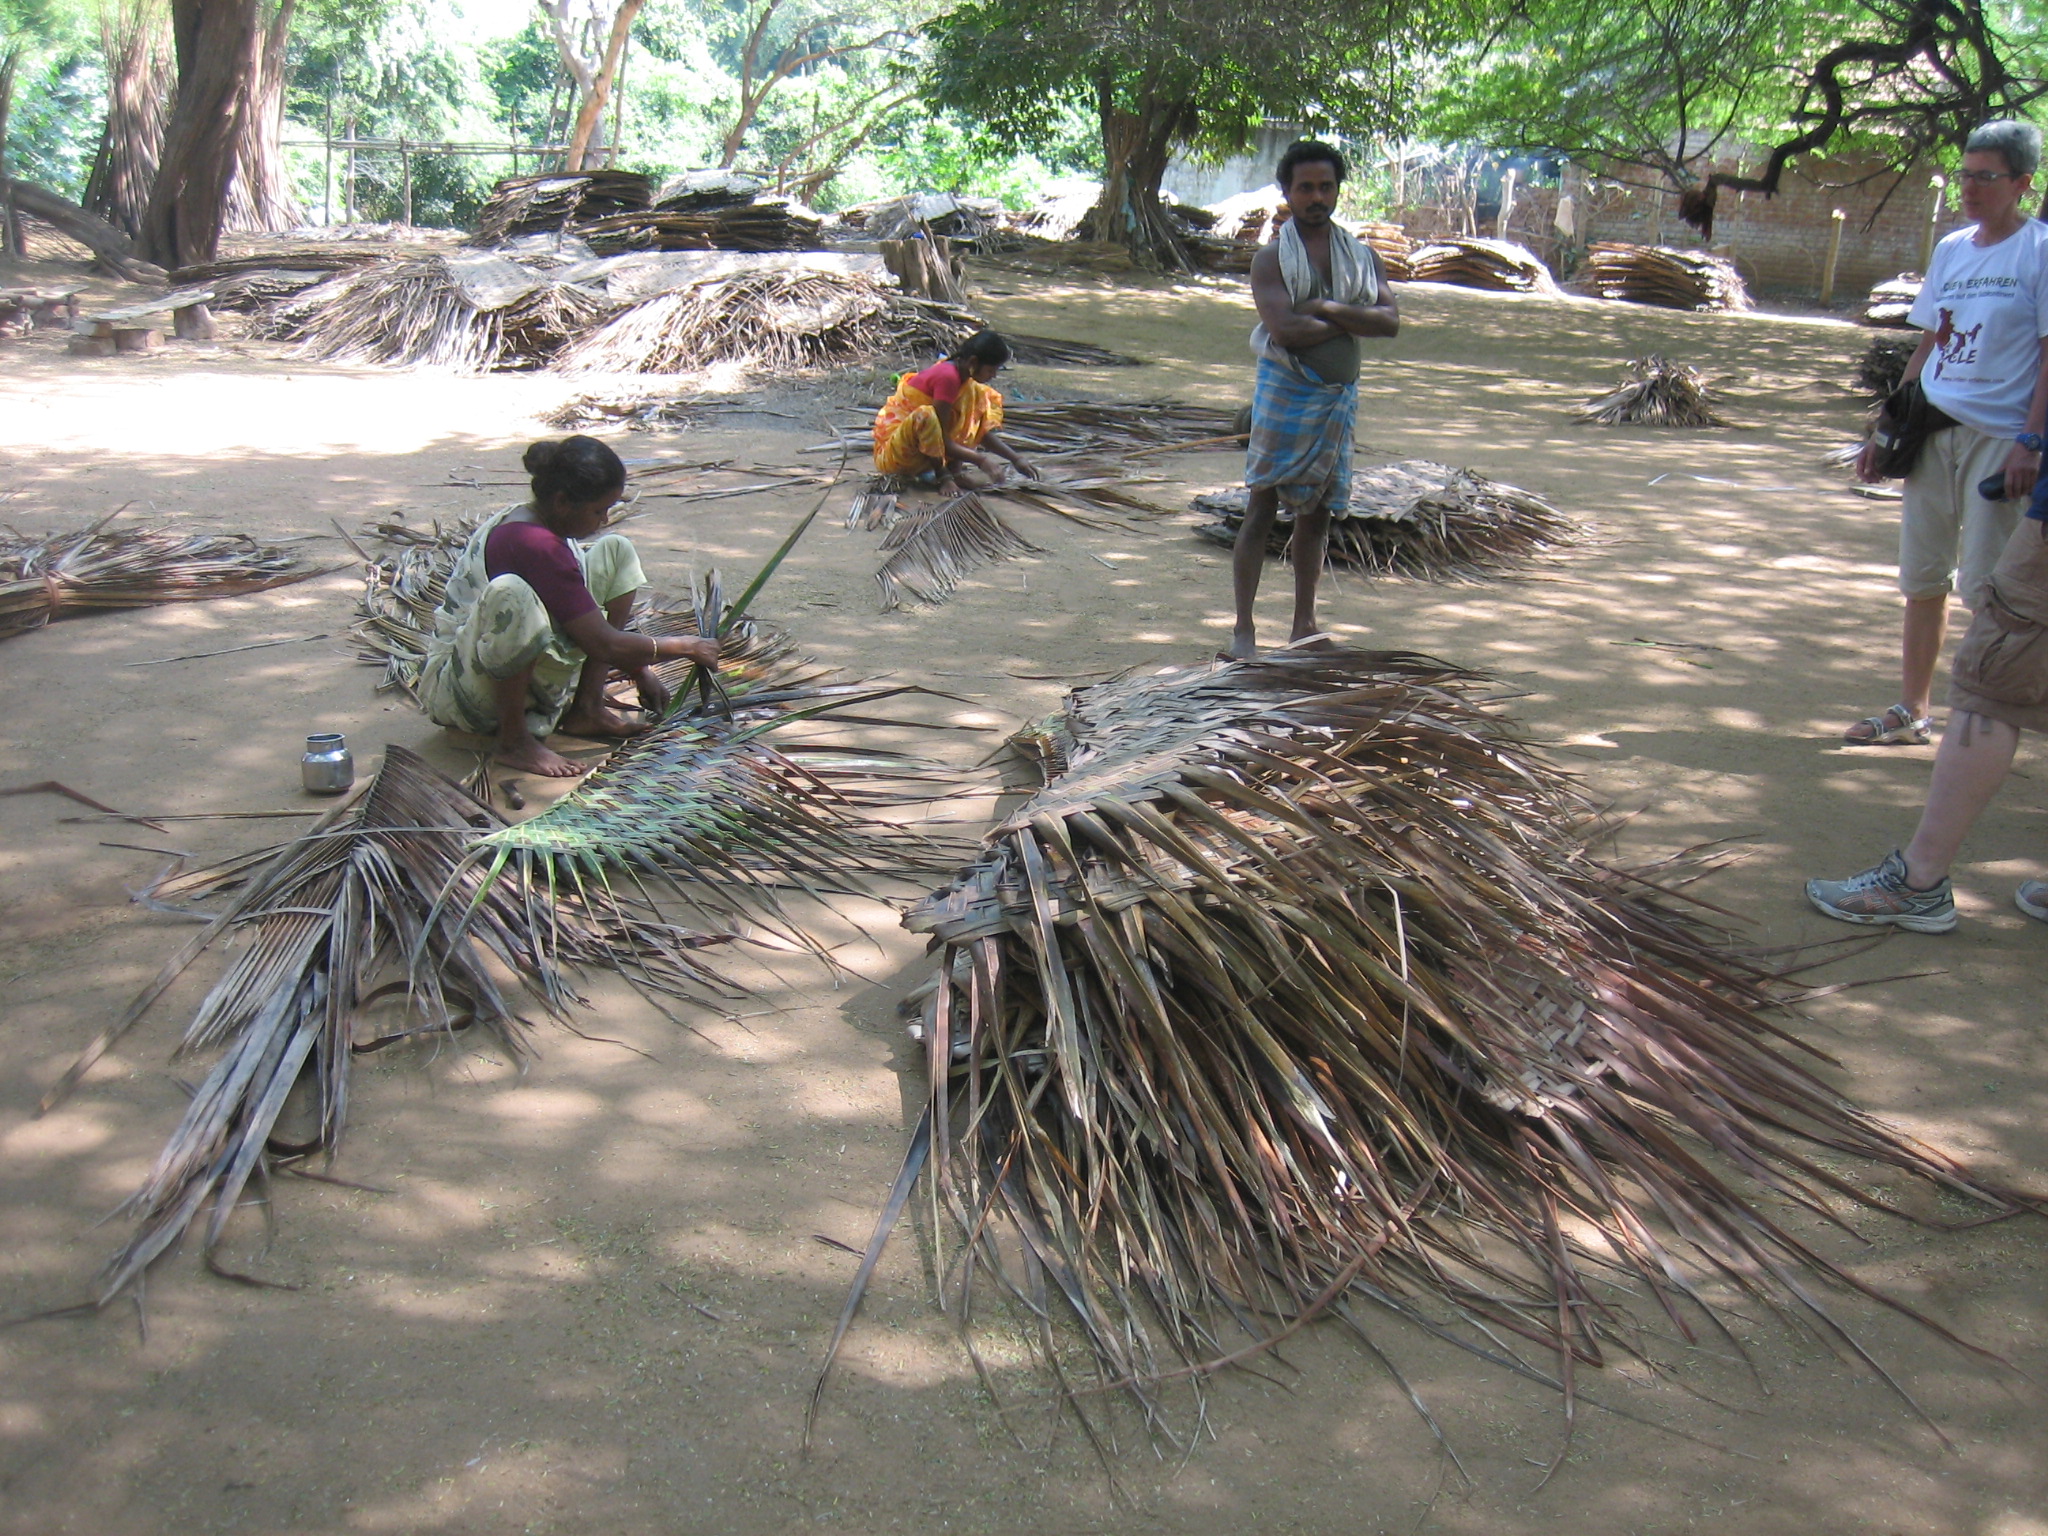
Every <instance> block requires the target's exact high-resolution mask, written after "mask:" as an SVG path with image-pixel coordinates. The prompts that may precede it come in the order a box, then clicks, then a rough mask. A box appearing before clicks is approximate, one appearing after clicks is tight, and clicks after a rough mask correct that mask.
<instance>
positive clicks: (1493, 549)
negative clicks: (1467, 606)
mask: <svg viewBox="0 0 2048 1536" xmlns="http://www.w3.org/2000/svg"><path fill="white" fill-rule="evenodd" d="M1250 500H1251V497H1250V493H1249V492H1247V491H1246V490H1245V489H1244V488H1243V487H1238V488H1236V489H1234V490H1228V491H1214V492H1210V493H1208V494H1206V495H1202V496H1197V497H1195V498H1194V500H1193V502H1192V503H1191V505H1192V506H1193V507H1194V509H1195V510H1196V511H1197V512H1207V513H1212V514H1214V515H1215V517H1216V521H1215V522H1213V523H1205V524H1203V525H1202V526H1201V527H1199V528H1197V529H1196V530H1195V532H1196V533H1198V534H1199V535H1201V536H1202V537H1203V538H1206V539H1210V540H1213V541H1214V542H1216V543H1218V544H1229V545H1235V544H1236V542H1237V534H1238V529H1239V528H1240V527H1241V526H1242V525H1243V523H1244V517H1245V511H1246V508H1247V507H1248V505H1249V503H1250ZM1578 534H1579V528H1578V525H1577V524H1576V523H1574V522H1573V521H1572V519H1571V518H1569V517H1567V516H1566V515H1565V514H1564V513H1562V512H1560V511H1558V509H1557V508H1555V507H1553V506H1552V505H1551V504H1550V503H1549V502H1547V501H1545V500H1544V499H1543V498H1542V497H1540V496H1536V495H1533V494H1532V493H1530V492H1528V491H1525V490H1523V489H1521V488H1520V487H1519V486H1513V485H1507V484H1504V483H1502V482H1501V481H1498V480H1490V479H1488V478H1487V477H1486V476H1484V475H1481V474H1478V473H1476V472H1475V471H1473V470H1469V469H1454V468H1452V467H1451V466H1450V465H1448V464H1435V463H1431V462H1430V461H1429V460H1427V459H1401V460H1397V461H1395V462H1394V463H1391V464H1376V465H1373V466H1371V467H1370V468H1366V469H1356V470H1353V471H1352V475H1351V500H1350V503H1349V504H1348V505H1347V506H1346V508H1345V509H1344V511H1343V512H1342V513H1340V514H1339V515H1338V516H1336V517H1335V518H1333V519H1331V522H1330V540H1329V545H1328V548H1327V553H1326V555H1325V558H1326V559H1327V560H1328V561H1329V563H1330V564H1332V565H1337V566H1344V567H1350V568H1355V569H1357V570H1360V571H1363V572H1365V573H1366V574H1368V575H1376V576H1413V577H1419V578H1421V579H1422V580H1424V581H1462V580H1474V579H1478V578H1483V577H1486V576H1491V575H1496V574H1499V573H1501V572H1503V571H1510V570H1515V569H1518V568H1519V567H1521V566H1524V565H1526V564H1528V563H1529V562H1530V561H1531V560H1534V559H1536V558H1537V557H1539V556H1540V555H1542V554H1543V553H1544V552H1545V551H1547V550H1550V549H1553V548H1556V547H1558V546H1560V545H1563V544H1569V543H1570V542H1572V540H1573V539H1575V538H1577V537H1578ZM1292 537H1293V526H1292V523H1291V521H1289V520H1283V519H1281V518H1276V519H1275V520H1274V529H1273V532H1272V534H1271V535H1270V536H1269V538H1268V541H1267V552H1268V553H1269V554H1272V555H1283V554H1285V553H1287V548H1288V541H1289V540H1290V539H1292Z"/></svg>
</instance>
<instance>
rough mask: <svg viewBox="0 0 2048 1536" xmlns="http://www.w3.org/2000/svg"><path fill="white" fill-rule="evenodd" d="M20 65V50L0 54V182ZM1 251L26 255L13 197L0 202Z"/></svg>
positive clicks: (17, 257) (19, 256)
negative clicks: (15, 81) (15, 78)
mask: <svg viewBox="0 0 2048 1536" xmlns="http://www.w3.org/2000/svg"><path fill="white" fill-rule="evenodd" d="M20 68H21V49H19V48H10V49H8V50H7V52H6V53H5V54H0V183H5V181H6V177H7V119H8V117H9V116H10V115H12V113H13V111H14V75H15V71H16V70H18V69H20ZM0 250H4V251H5V252H6V254H7V255H9V256H11V257H13V258H14V259H15V260H16V261H20V260H21V259H22V258H23V257H25V256H27V255H28V251H27V249H26V247H25V245H24V243H23V241H22V238H21V214H20V211H19V210H18V209H16V207H15V206H14V199H13V197H12V196H10V197H8V198H7V200H6V202H5V203H4V204H0Z"/></svg>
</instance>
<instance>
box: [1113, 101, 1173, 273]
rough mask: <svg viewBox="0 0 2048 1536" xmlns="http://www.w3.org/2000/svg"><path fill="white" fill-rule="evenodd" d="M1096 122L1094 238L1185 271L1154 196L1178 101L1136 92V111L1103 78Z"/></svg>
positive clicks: (1161, 179)
mask: <svg viewBox="0 0 2048 1536" xmlns="http://www.w3.org/2000/svg"><path fill="white" fill-rule="evenodd" d="M1096 110H1097V115H1098V117H1099V118H1100V120H1101V124H1102V164H1103V176H1102V197H1101V200H1100V201H1098V202H1097V203H1096V205H1095V210H1094V212H1093V213H1091V214H1090V215H1089V223H1090V226H1091V229H1092V233H1093V236H1094V238H1095V239H1097V240H1102V241H1108V242H1111V243H1114V244H1117V245H1121V246H1123V247H1125V248H1126V249H1127V250H1129V251H1130V253H1131V254H1132V255H1133V256H1134V257H1136V258H1138V259H1139V260H1140V261H1142V262H1143V263H1144V264H1146V265H1147V266H1161V267H1170V268H1174V269H1177V270H1179V271H1183V272H1185V271H1190V270H1192V266H1191V264H1190V262H1189V260H1188V254H1187V250H1186V248H1185V247H1184V246H1183V245H1182V244H1181V241H1180V234H1179V232H1178V231H1177V230H1175V229H1174V227H1173V224H1172V222H1171V221H1170V220H1169V219H1168V218H1167V215H1166V209H1165V207H1164V206H1163V205H1162V204H1161V203H1160V201H1159V189H1160V187H1161V186H1162V185H1163V184H1164V183H1165V181H1166V163H1167V161H1168V160H1169V159H1170V158H1172V155H1173V146H1174V143H1175V141H1176V140H1177V139H1178V137H1179V135H1180V131H1181V126H1182V123H1183V121H1184V120H1185V119H1186V118H1187V117H1188V116H1189V114H1188V112H1187V109H1186V108H1185V107H1184V106H1180V105H1174V106H1162V105H1161V104H1159V103H1157V102H1156V101H1153V100H1152V99H1150V98H1149V97H1144V98H1141V103H1140V106H1139V108H1138V110H1136V111H1131V110H1129V109H1127V108H1124V107H1120V106H1119V105H1117V101H1116V92H1115V88H1114V86H1113V85H1112V84H1111V82H1110V81H1109V80H1107V79H1106V78H1105V79H1103V80H1101V81H1099V82H1098V83H1097V86H1096Z"/></svg>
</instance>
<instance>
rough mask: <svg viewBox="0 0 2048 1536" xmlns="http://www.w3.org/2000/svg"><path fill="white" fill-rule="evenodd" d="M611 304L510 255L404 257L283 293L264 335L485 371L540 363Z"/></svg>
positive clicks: (409, 363)
mask: <svg viewBox="0 0 2048 1536" xmlns="http://www.w3.org/2000/svg"><path fill="white" fill-rule="evenodd" d="M614 307H615V306H614V305H613V304H612V302H611V301H610V300H609V299H608V298H606V297H605V295H604V293H603V292H602V291H601V290H599V289H593V288H586V287H584V286H582V285H580V284H577V283H565V282H554V281H550V280H548V279H547V278H545V277H543V276H540V275H537V274H535V273H532V272H529V271H528V270H526V269H525V268H522V267H519V266H517V265H516V264H514V263H512V262H508V261H501V260H500V261H493V260H492V259H491V258H478V257H473V256H464V257H463V258H461V259H457V258H453V257H446V256H439V255H430V256H401V257H397V258H394V259H392V260H388V261H383V262H379V263H378V264H377V265H375V266H370V267H362V268H359V269H357V270H355V271H353V272H348V273H344V274H343V275H341V276H339V277H336V278H331V279H329V280H328V281H327V282H324V283H321V284H320V285H319V286H318V287H315V288H309V289H307V290H305V291H304V292H303V293H300V294H298V295H297V296H295V297H294V298H291V299H288V300H286V301H285V302H284V303H283V304H281V305H279V306H277V307H276V308H275V309H273V310H272V311H271V313H270V315H269V317H268V319H267V320H266V322H265V334H267V335H268V336H270V337H271V338H272V339H275V340H280V341H293V342H297V343H298V346H299V355H300V356H302V357H309V358H318V359H321V360H323V361H328V362H345V363H379V364H383V365H386V366H389V367H396V368H416V367H433V368H450V369H454V370H457V371H460V372H465V373H483V372H489V371H492V370H496V369H516V368H537V367H540V366H542V365H544V364H545V363H547V362H549V361H550V360H551V359H553V358H554V357H555V356H556V354H558V353H559V352H561V351H562V349H563V348H564V347H566V346H567V345H568V344H569V343H570V342H571V341H573V340H575V339H576V338H578V337H580V336H582V335H584V334H585V333H586V332H588V331H589V330H590V329H591V327H593V326H594V325H596V324H597V323H598V322H599V321H600V320H602V319H603V318H604V317H605V316H606V315H608V314H610V313H611V312H612V310H613V308H614Z"/></svg>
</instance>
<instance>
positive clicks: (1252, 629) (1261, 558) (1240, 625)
mask: <svg viewBox="0 0 2048 1536" xmlns="http://www.w3.org/2000/svg"><path fill="white" fill-rule="evenodd" d="M1279 510H1280V492H1279V491H1278V490H1276V489H1275V488H1274V487H1272V486H1270V485H1268V486H1259V487H1256V488H1254V490H1253V491H1252V493H1251V504H1250V505H1249V506H1247V507H1246V508H1245V512H1244V521H1243V522H1242V523H1241V524H1239V525H1238V529H1237V548H1236V550H1235V551H1233V552H1232V554H1231V557H1230V584H1231V587H1232V589H1233V590H1234V591H1235V592H1236V594H1237V628H1236V629H1234V630H1233V631H1232V632H1231V636H1230V652H1229V654H1230V655H1232V656H1235V657H1236V658H1237V659H1238V660H1240V661H1243V660H1247V659H1248V658H1250V657H1251V656H1253V655H1256V654H1257V652H1258V648H1259V645H1258V621H1257V619H1256V618H1255V617H1254V616H1253V612H1252V609H1253V606H1254V605H1255V604H1256V603H1257V602H1258V599H1259V578H1260V577H1261V576H1263V575H1264V574H1265V571H1266V541H1267V540H1268V539H1269V538H1271V537H1272V535H1273V518H1274V516H1275V515H1276V514H1277V513H1278V512H1279Z"/></svg>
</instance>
